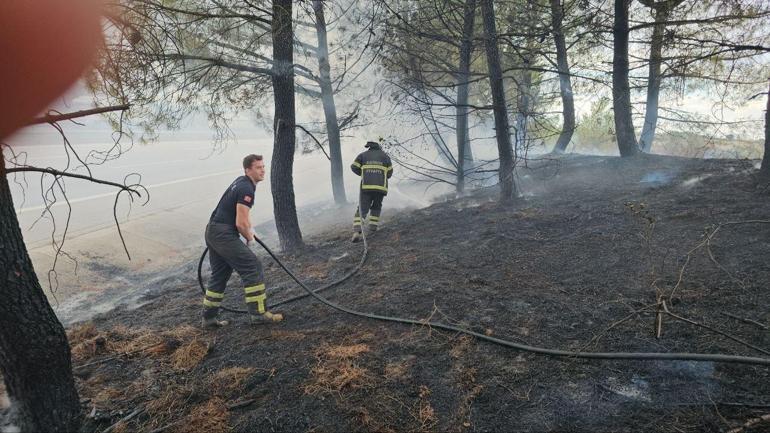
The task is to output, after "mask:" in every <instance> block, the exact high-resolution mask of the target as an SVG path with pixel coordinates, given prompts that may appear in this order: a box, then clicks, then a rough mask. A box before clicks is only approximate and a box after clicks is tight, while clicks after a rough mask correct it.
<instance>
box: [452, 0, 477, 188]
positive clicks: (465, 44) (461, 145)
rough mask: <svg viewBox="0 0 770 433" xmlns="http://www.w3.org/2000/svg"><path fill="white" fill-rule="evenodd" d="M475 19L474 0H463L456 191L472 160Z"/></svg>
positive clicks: (458, 87) (458, 76)
mask: <svg viewBox="0 0 770 433" xmlns="http://www.w3.org/2000/svg"><path fill="white" fill-rule="evenodd" d="M475 21H476V0H465V7H464V9H463V40H462V43H461V45H460V67H459V69H458V72H457V111H456V113H457V114H456V123H457V125H456V128H455V129H456V132H457V184H456V189H457V192H463V190H464V189H465V170H466V168H467V167H468V165H470V164H471V163H472V162H473V154H472V153H471V142H470V139H469V137H468V135H469V134H468V85H469V84H468V82H469V81H470V78H471V52H472V51H473V26H474V23H475Z"/></svg>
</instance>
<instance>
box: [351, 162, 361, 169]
mask: <svg viewBox="0 0 770 433" xmlns="http://www.w3.org/2000/svg"><path fill="white" fill-rule="evenodd" d="M351 165H352V166H354V167H358V168H361V163H359V162H358V161H353V164H351Z"/></svg>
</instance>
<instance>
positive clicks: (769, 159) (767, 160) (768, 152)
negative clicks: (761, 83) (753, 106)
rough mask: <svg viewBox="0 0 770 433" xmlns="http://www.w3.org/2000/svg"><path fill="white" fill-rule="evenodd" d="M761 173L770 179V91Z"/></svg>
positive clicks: (766, 112) (769, 93) (766, 108)
mask: <svg viewBox="0 0 770 433" xmlns="http://www.w3.org/2000/svg"><path fill="white" fill-rule="evenodd" d="M759 173H760V175H761V176H762V177H763V178H764V179H770V89H768V91H767V107H765V155H764V157H763V158H762V165H761V166H760V167H759Z"/></svg>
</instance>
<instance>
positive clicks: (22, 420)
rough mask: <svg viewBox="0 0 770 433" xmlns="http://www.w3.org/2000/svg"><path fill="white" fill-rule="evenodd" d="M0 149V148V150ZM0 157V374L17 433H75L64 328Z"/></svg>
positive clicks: (76, 410) (76, 409) (76, 412)
mask: <svg viewBox="0 0 770 433" xmlns="http://www.w3.org/2000/svg"><path fill="white" fill-rule="evenodd" d="M0 149H1V148H0ZM6 176H7V173H6V170H5V159H4V158H2V152H1V151H0V298H2V300H3V301H2V302H0V372H2V375H3V379H4V380H5V387H6V389H7V391H8V396H9V397H10V400H11V403H12V405H13V411H12V413H13V414H14V415H13V418H14V419H12V420H11V421H12V423H14V424H15V425H17V426H18V427H19V428H20V429H21V431H24V432H32V431H51V432H58V431H77V430H78V429H79V427H80V401H79V399H78V394H77V391H76V390H75V382H74V380H73V378H72V365H71V361H70V347H69V344H68V343H67V335H66V334H65V333H64V327H63V326H62V324H61V323H60V322H59V319H57V317H56V314H54V312H53V310H52V309H51V306H50V305H49V304H48V300H47V299H46V296H45V293H43V289H42V288H41V287H40V282H39V281H38V279H37V275H36V274H35V270H34V268H33V267H32V261H31V260H30V258H29V254H28V253H27V248H26V246H25V245H24V239H23V238H22V234H21V229H20V228H19V221H18V219H17V218H16V212H15V211H14V209H13V198H12V197H11V190H10V188H9V187H8V179H7V177H6Z"/></svg>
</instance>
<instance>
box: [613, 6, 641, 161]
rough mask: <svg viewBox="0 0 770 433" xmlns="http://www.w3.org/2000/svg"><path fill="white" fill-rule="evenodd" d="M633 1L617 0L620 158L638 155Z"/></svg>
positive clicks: (616, 86) (615, 57) (616, 92)
mask: <svg viewBox="0 0 770 433" xmlns="http://www.w3.org/2000/svg"><path fill="white" fill-rule="evenodd" d="M630 3H631V0H615V25H614V26H613V28H612V34H613V36H614V40H615V47H614V49H613V58H612V111H613V114H614V117H615V134H616V138H617V140H618V149H619V150H620V156H623V157H626V156H634V155H636V154H637V153H639V147H638V146H637V144H636V133H635V132H634V122H633V119H632V118H631V89H630V86H629V84H628V33H629V30H628V8H629V5H630Z"/></svg>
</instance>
